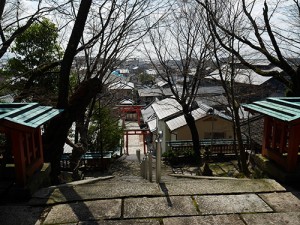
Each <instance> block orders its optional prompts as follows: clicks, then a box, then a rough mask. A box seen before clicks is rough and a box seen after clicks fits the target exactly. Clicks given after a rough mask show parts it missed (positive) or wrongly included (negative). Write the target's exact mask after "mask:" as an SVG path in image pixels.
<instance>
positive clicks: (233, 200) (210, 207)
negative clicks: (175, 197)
mask: <svg viewBox="0 0 300 225" xmlns="http://www.w3.org/2000/svg"><path fill="white" fill-rule="evenodd" d="M195 200H196V202H197V204H198V207H199V210H200V213H201V214H202V215H210V214H227V213H255V212H273V210H272V209H271V208H270V207H269V206H268V205H267V204H266V203H265V202H264V201H263V200H262V199H261V198H259V197H258V196H257V195H256V194H240V195H209V196H196V197H195Z"/></svg>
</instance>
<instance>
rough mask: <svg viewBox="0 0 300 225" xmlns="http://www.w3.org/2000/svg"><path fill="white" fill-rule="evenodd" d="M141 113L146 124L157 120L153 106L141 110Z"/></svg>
mask: <svg viewBox="0 0 300 225" xmlns="http://www.w3.org/2000/svg"><path fill="white" fill-rule="evenodd" d="M141 113H142V117H143V120H144V122H145V123H147V122H148V121H150V120H153V119H154V118H156V116H155V113H154V110H153V108H152V107H151V106H148V107H146V108H144V109H141Z"/></svg>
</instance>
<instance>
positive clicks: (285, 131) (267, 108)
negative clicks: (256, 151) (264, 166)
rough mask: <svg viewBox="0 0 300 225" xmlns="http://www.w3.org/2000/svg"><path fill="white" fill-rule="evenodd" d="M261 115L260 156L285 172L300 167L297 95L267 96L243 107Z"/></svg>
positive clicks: (298, 100)
mask: <svg viewBox="0 0 300 225" xmlns="http://www.w3.org/2000/svg"><path fill="white" fill-rule="evenodd" d="M243 107H244V108H245V109H246V110H249V111H250V112H255V113H260V114H263V115H264V133H263V144H262V155H263V156H264V157H266V158H268V159H270V160H271V161H273V162H275V163H276V164H277V165H279V166H280V167H282V168H283V169H284V170H285V171H287V172H294V171H296V170H297V168H298V166H299V146H300V98H299V97H296V98H292V97H281V98H267V99H266V100H264V101H257V102H253V103H251V104H247V105H244V106H243Z"/></svg>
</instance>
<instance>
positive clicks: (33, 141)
mask: <svg viewBox="0 0 300 225" xmlns="http://www.w3.org/2000/svg"><path fill="white" fill-rule="evenodd" d="M61 111H62V110H58V109H54V108H52V107H50V106H41V105H39V104H38V103H9V104H8V103H0V132H1V133H4V134H5V137H6V140H7V142H8V143H9V144H8V146H7V147H8V148H9V149H6V151H2V152H0V160H1V162H0V164H1V166H2V167H5V166H6V161H7V158H8V155H9V156H10V158H11V159H12V160H13V163H14V167H15V177H16V183H17V184H18V185H20V186H25V185H26V183H27V181H28V179H29V178H30V177H31V176H32V175H33V174H35V173H36V172H38V171H39V170H40V169H41V167H42V166H43V163H44V158H43V145H42V133H41V126H42V125H43V124H44V123H46V122H47V121H49V120H50V119H52V118H53V117H55V116H57V115H58V114H59V113H60V112H61ZM8 152H9V153H10V154H7V153H8Z"/></svg>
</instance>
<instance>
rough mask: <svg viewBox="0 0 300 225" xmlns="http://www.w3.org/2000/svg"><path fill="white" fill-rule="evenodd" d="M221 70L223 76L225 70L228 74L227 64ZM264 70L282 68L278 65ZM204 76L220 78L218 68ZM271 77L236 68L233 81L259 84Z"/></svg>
mask: <svg viewBox="0 0 300 225" xmlns="http://www.w3.org/2000/svg"><path fill="white" fill-rule="evenodd" d="M222 70H224V76H226V74H225V71H226V73H227V74H230V69H229V68H228V66H227V65H224V66H222ZM264 71H265V72H270V71H278V72H281V71H282V70H281V69H280V68H278V67H274V68H271V69H269V70H264ZM206 78H208V79H215V80H221V77H220V75H219V70H215V71H213V72H212V73H210V74H209V75H208V76H206ZM271 78H272V76H261V75H259V74H258V73H256V72H254V71H253V70H251V69H237V71H236V75H235V77H234V81H235V82H236V83H242V84H252V85H261V84H263V83H265V82H266V81H268V80H270V79H271ZM225 79H226V78H225ZM227 80H228V79H227Z"/></svg>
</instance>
